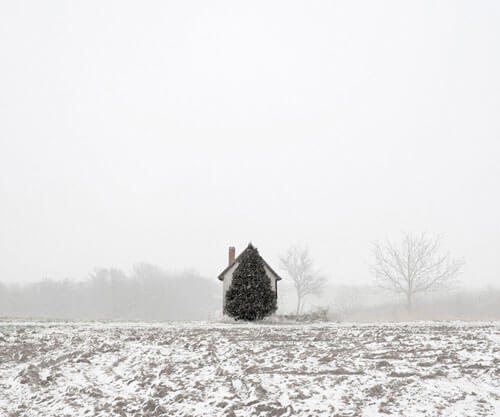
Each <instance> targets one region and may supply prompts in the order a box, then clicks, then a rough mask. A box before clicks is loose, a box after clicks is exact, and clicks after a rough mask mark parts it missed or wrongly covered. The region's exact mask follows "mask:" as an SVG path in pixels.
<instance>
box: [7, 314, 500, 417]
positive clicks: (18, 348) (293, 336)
mask: <svg viewBox="0 0 500 417" xmlns="http://www.w3.org/2000/svg"><path fill="white" fill-rule="evenodd" d="M0 415H1V416H37V417H38V416H58V417H61V416H169V417H170V416H259V415H260V416H290V415H299V416H373V415H398V416H459V415H463V416H487V415H500V323H476V324H468V323H412V324H382V325H335V324H327V325H304V326H296V325H293V326H292V325H245V324H241V325H231V324H200V323H198V324H195V323H189V324H177V325H174V324H172V325H151V324H103V323H93V324H92V323H76V324H75V323H20V322H0Z"/></svg>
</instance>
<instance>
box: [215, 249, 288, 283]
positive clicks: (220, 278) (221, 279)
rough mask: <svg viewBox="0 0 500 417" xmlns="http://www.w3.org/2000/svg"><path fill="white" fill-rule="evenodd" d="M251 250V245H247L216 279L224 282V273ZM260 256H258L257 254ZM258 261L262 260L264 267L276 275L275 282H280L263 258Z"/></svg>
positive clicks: (274, 272) (279, 278)
mask: <svg viewBox="0 0 500 417" xmlns="http://www.w3.org/2000/svg"><path fill="white" fill-rule="evenodd" d="M251 248H253V246H252V244H251V243H249V244H248V246H247V247H246V248H245V250H244V251H243V252H241V253H240V254H239V255H238V256H237V257H236V259H235V260H234V261H233V263H232V264H231V265H228V266H227V267H226V268H225V269H224V271H222V272H221V273H220V274H219V276H218V277H217V278H218V279H219V280H220V281H224V275H225V274H226V272H227V271H228V270H229V268H231V267H232V266H233V265H234V264H235V263H236V262H238V260H239V259H240V258H241V256H242V255H243V254H244V253H245V252H246V251H247V250H248V249H251ZM259 256H260V254H259ZM260 259H262V262H263V263H264V265H265V266H266V267H267V268H268V269H269V270H270V271H271V272H272V273H273V274H274V275H276V280H277V281H280V280H281V277H280V276H279V275H278V274H277V273H276V271H275V270H274V269H273V268H271V267H270V266H269V264H268V263H267V262H266V261H265V260H264V258H263V257H262V256H260Z"/></svg>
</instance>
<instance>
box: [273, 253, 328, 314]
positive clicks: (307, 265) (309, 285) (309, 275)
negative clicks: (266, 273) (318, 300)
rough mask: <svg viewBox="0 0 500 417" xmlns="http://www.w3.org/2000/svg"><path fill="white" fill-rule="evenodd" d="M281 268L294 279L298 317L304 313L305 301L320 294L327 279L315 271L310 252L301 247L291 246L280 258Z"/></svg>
mask: <svg viewBox="0 0 500 417" xmlns="http://www.w3.org/2000/svg"><path fill="white" fill-rule="evenodd" d="M280 264H281V268H282V269H283V270H285V271H286V272H287V273H288V275H289V276H290V278H292V280H293V283H294V285H295V290H296V291H297V315H298V314H300V313H301V312H302V309H303V307H304V299H305V297H307V296H308V295H312V294H320V293H321V291H322V290H323V288H324V284H325V281H326V280H325V278H324V277H322V276H321V275H320V274H319V272H318V271H316V270H315V269H314V264H313V261H312V259H311V257H310V256H309V250H308V249H307V248H306V247H301V246H299V245H295V246H291V247H290V248H289V249H288V250H287V251H286V252H285V253H284V254H283V255H281V256H280Z"/></svg>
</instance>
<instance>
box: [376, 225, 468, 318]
mask: <svg viewBox="0 0 500 417" xmlns="http://www.w3.org/2000/svg"><path fill="white" fill-rule="evenodd" d="M441 239H442V238H441V236H437V237H435V238H433V239H430V238H427V237H426V235H425V234H421V235H413V234H410V233H407V234H406V235H404V236H403V239H402V241H401V244H400V246H399V247H397V246H396V245H395V244H394V243H392V242H390V241H387V242H386V243H385V245H382V244H380V243H379V242H376V243H375V244H374V248H373V254H374V257H375V263H374V265H373V267H372V268H371V271H372V274H373V276H374V278H375V281H376V283H377V285H378V286H379V287H381V288H383V289H386V290H390V291H392V292H394V293H397V294H404V295H405V296H406V300H407V306H408V309H411V306H412V302H413V298H414V295H415V294H416V293H421V292H427V291H433V290H437V289H442V288H448V287H450V286H451V285H453V283H454V282H455V281H456V278H457V276H458V274H459V273H460V270H461V268H462V266H463V265H464V260H463V259H452V258H451V255H450V254H449V253H444V254H443V253H441V252H440V245H441Z"/></svg>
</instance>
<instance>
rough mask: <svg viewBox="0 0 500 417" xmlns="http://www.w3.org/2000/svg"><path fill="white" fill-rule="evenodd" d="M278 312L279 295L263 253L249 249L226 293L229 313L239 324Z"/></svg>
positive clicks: (226, 308)
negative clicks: (273, 286) (267, 271)
mask: <svg viewBox="0 0 500 417" xmlns="http://www.w3.org/2000/svg"><path fill="white" fill-rule="evenodd" d="M275 311H276V294H275V292H274V291H273V289H272V287H271V280H270V279H269V277H268V276H267V274H266V271H265V269H264V263H263V261H262V258H261V257H260V255H259V252H258V251H257V249H256V248H254V247H253V246H252V245H249V246H248V248H247V249H246V250H245V252H244V253H243V254H242V256H241V258H240V263H239V265H238V267H237V268H236V271H234V274H233V279H232V282H231V286H230V287H229V289H228V291H227V293H226V306H225V312H226V314H228V315H229V316H231V317H233V318H235V319H237V320H248V321H253V320H261V319H263V318H264V317H266V316H268V315H270V314H272V313H274V312H275Z"/></svg>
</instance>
